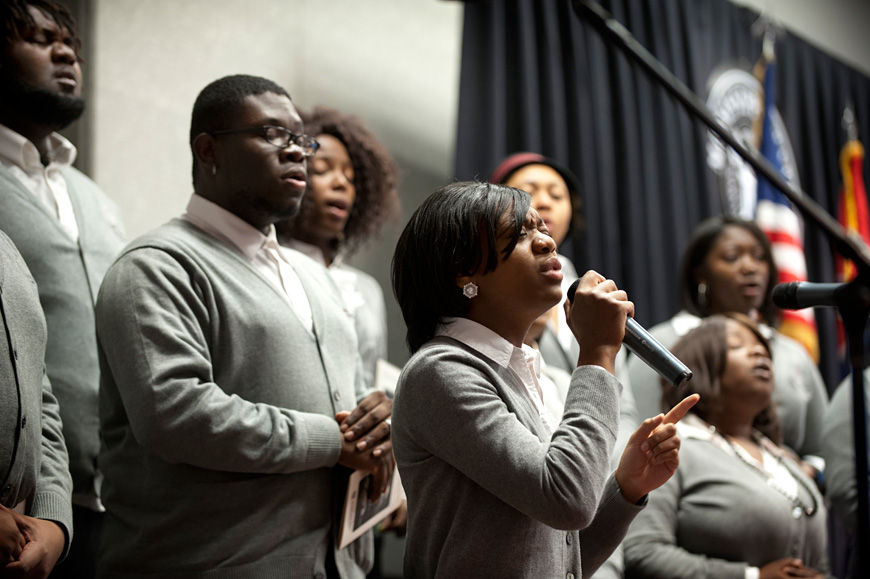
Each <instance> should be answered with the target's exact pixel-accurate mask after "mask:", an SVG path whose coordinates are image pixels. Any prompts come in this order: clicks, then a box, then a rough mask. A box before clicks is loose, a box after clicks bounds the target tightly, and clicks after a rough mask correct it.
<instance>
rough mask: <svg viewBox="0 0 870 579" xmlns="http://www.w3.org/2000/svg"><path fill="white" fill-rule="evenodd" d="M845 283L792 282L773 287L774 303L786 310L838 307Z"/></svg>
mask: <svg viewBox="0 0 870 579" xmlns="http://www.w3.org/2000/svg"><path fill="white" fill-rule="evenodd" d="M845 286H846V284H844V283H810V282H806V281H792V282H789V283H781V284H778V285H776V286H774V287H773V294H772V296H771V297H772V298H773V303H774V304H775V305H776V306H777V307H780V308H782V309H784V310H802V309H804V308H815V307H817V306H832V307H835V306H837V298H838V297H839V294H840V292H842V291H843V288H844V287H845Z"/></svg>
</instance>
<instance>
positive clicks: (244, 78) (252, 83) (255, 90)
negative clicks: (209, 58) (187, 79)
mask: <svg viewBox="0 0 870 579" xmlns="http://www.w3.org/2000/svg"><path fill="white" fill-rule="evenodd" d="M265 93H274V94H277V95H283V96H286V97H287V98H288V99H290V100H291V101H292V100H293V99H292V98H290V94H289V93H288V92H287V91H286V90H284V88H283V87H281V86H280V85H278V84H277V83H275V82H273V81H271V80H268V79H265V78H262V77H259V76H250V75H247V74H235V75H231V76H225V77H223V78H219V79H217V80H216V81H214V82H212V83H210V84H208V85H207V86H206V87H205V88H204V89H202V91H200V93H199V96H197V97H196V102H194V103H193V113H191V115H190V145H191V148H192V147H193V140H194V139H196V137H197V135H199V134H201V133H211V132H214V131H218V130H221V129H225V128H227V127H228V126H229V124H230V123H231V122H232V116H233V113H235V112H236V109H238V107H239V106H240V105H241V104H242V102H243V101H244V100H245V99H246V98H247V97H249V96H258V95H261V94H265ZM193 178H194V180H196V155H194V156H193Z"/></svg>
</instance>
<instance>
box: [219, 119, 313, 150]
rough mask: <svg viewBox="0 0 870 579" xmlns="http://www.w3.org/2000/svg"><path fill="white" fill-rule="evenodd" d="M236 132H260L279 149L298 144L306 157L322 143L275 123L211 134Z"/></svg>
mask: <svg viewBox="0 0 870 579" xmlns="http://www.w3.org/2000/svg"><path fill="white" fill-rule="evenodd" d="M234 133H259V135H260V136H261V137H263V138H264V139H265V140H266V142H268V143H269V144H271V145H275V146H276V147H278V148H279V149H286V148H287V147H289V146H290V145H296V146H297V147H299V148H300V149H302V153H303V154H304V155H305V156H306V157H310V156H311V155H313V154H314V152H315V151H317V149H318V148H320V143H318V142H317V141H316V140H315V139H314V137H309V136H308V135H297V134H296V133H292V132H290V131H288V130H287V129H285V128H284V127H278V126H275V125H265V126H262V127H249V128H247V129H224V130H221V131H212V132H211V133H209V134H210V135H212V136H216V135H232V134H234Z"/></svg>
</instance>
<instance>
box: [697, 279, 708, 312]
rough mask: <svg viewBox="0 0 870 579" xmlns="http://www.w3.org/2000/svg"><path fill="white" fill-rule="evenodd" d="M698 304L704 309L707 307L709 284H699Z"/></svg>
mask: <svg viewBox="0 0 870 579" xmlns="http://www.w3.org/2000/svg"><path fill="white" fill-rule="evenodd" d="M698 304H699V305H700V306H701V307H702V308H706V307H707V284H703V283H699V284H698Z"/></svg>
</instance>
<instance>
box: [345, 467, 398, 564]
mask: <svg viewBox="0 0 870 579" xmlns="http://www.w3.org/2000/svg"><path fill="white" fill-rule="evenodd" d="M371 483H372V475H370V474H368V473H366V472H363V471H360V470H357V471H354V472H353V474H351V475H350V481H348V483H347V495H345V498H344V510H343V512H342V514H341V532H340V533H339V536H338V548H339V549H344V548H345V547H346V546H348V545H350V544H351V543H352V542H354V541H355V540H356V539H357V538H358V537H360V536H361V535H362V534H363V533H365V532H366V531H368V530H369V529H371V528H372V527H374V526H375V525H377V524H378V523H380V522H381V521H383V520H384V519H385V518H387V516H388V515H390V514H391V513H392V512H393V511H395V510H396V509H398V508H399V505H401V504H402V501H403V500H404V498H405V492H404V490H403V489H402V481H401V480H399V469H398V468H396V467H393V476H392V478H391V479H390V484H389V485H387V490H386V492H385V493H384V494H382V495H381V496H380V497H378V500H376V501H374V502H372V501H371V500H370V499H369V487H370V485H371Z"/></svg>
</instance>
